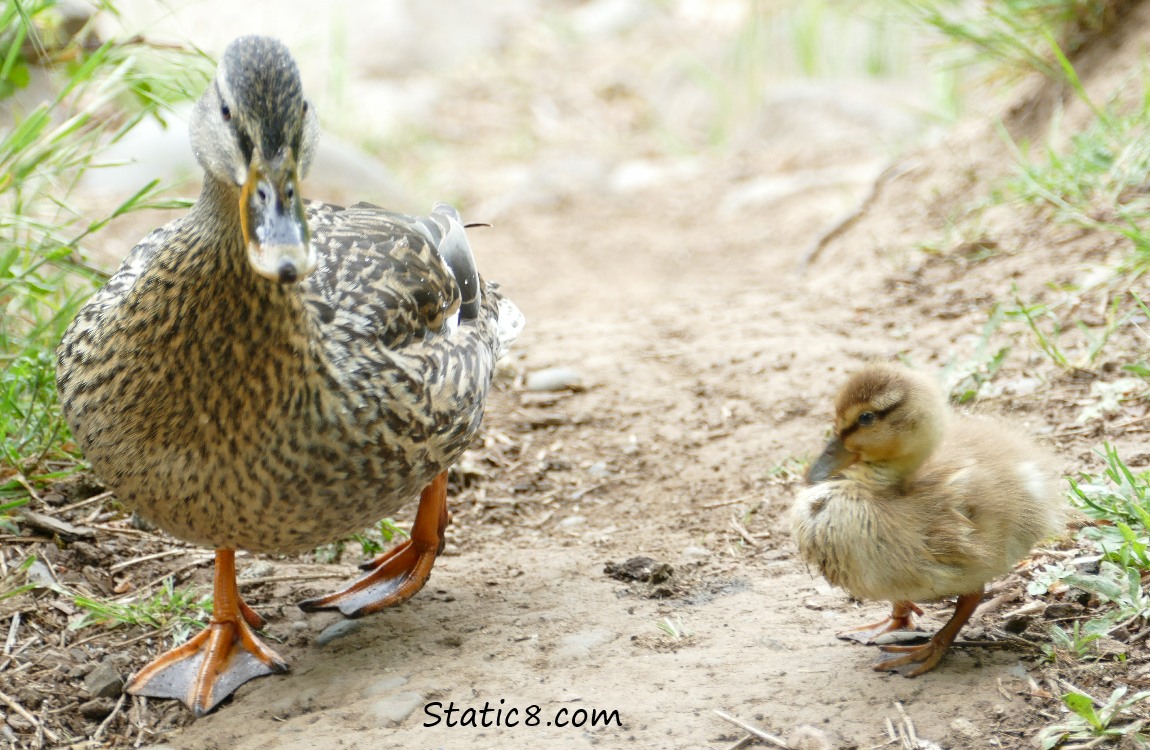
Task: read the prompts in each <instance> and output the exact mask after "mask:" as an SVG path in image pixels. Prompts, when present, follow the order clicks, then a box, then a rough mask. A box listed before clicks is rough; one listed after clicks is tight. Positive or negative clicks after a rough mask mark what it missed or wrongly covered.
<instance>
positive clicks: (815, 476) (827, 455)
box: [807, 436, 859, 484]
mask: <svg viewBox="0 0 1150 750" xmlns="http://www.w3.org/2000/svg"><path fill="white" fill-rule="evenodd" d="M858 460H859V457H858V455H857V454H854V453H851V452H850V451H849V450H847V447H846V445H844V444H843V441H842V440H840V439H839V438H838V437H837V436H836V437H835V438H833V439H831V441H830V442H829V443H827V447H826V448H823V453H822V455H821V456H819V457H818V459H816V460H815V462H814V463H813V464H811V468H810V470H809V471H808V472H807V482H809V483H810V484H817V483H819V482H821V481H823V480H825V479H828V478H829V477H831V476H832V475H834V474H835V473H837V472H840V471H842V470H843V469H845V468H846V467H848V466H850V465H851V464H853V463H854V462H855V461H858Z"/></svg>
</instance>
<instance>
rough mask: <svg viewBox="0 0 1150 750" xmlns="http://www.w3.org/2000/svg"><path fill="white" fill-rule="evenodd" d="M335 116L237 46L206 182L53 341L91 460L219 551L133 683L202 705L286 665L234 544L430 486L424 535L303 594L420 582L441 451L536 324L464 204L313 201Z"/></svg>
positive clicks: (255, 49)
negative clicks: (318, 148) (179, 625)
mask: <svg viewBox="0 0 1150 750" xmlns="http://www.w3.org/2000/svg"><path fill="white" fill-rule="evenodd" d="M318 131H319V127H318V124H317V120H316V114H315V110H314V108H312V107H311V106H310V104H309V102H308V100H307V99H306V98H305V96H304V91H303V86H302V83H301V80H300V74H299V70H298V68H297V66H296V63H295V61H294V60H293V59H292V56H291V53H290V52H289V51H288V49H287V47H286V46H285V45H284V44H283V43H281V42H279V41H278V40H275V39H270V38H267V37H259V36H248V37H242V38H240V39H237V40H236V41H234V42H232V43H231V44H230V45H228V47H227V49H226V50H225V52H224V54H223V57H222V58H221V60H220V65H219V69H218V71H217V72H216V75H215V78H214V80H213V81H212V82H211V83H210V85H209V86H208V88H207V91H206V92H205V93H204V95H203V96H202V97H201V99H200V100H199V102H198V103H197V105H196V107H195V110H194V113H193V118H192V122H191V135H192V146H193V150H194V151H195V154H196V157H197V159H198V160H199V162H200V165H201V166H202V167H203V168H204V173H205V174H204V183H203V189H202V191H201V194H200V197H199V199H198V200H197V201H196V203H195V205H194V206H193V207H192V208H191V210H190V212H189V213H188V214H187V215H186V216H184V217H182V218H179V219H177V220H175V221H174V222H172V223H170V224H168V225H167V226H164V227H161V228H160V229H157V230H155V231H154V232H152V233H151V234H150V235H148V236H147V237H146V238H145V239H144V240H142V241H141V242H140V243H139V244H138V245H137V246H136V247H135V248H134V249H133V250H132V252H131V253H130V254H129V255H128V257H127V258H126V259H125V261H124V263H123V265H122V266H121V268H120V270H119V271H118V272H117V273H116V274H115V275H114V276H113V277H112V279H111V280H110V281H109V282H108V283H107V284H106V285H105V286H104V287H103V288H102V289H101V290H100V291H99V292H97V293H96V294H95V295H93V297H92V298H91V300H89V301H88V303H87V304H86V305H85V306H84V307H83V309H81V310H80V312H79V313H78V314H77V316H76V319H75V320H74V321H73V322H72V324H71V325H70V327H69V328H68V330H67V332H66V333H65V335H64V338H63V341H62V342H61V344H60V347H59V350H58V361H57V371H56V372H57V386H58V392H59V397H60V402H61V405H62V408H63V412H64V415H65V417H66V419H67V421H68V424H69V425H70V426H71V428H72V432H73V434H74V436H75V438H76V441H77V443H78V444H79V445H80V447H81V448H82V449H83V451H84V454H85V456H86V457H87V459H88V461H89V462H90V463H91V466H92V469H93V470H94V471H95V473H96V474H97V475H98V476H100V477H101V478H102V479H103V480H104V482H105V483H106V484H107V485H108V486H109V487H110V488H111V489H112V490H114V491H115V493H116V496H117V498H119V499H120V500H121V501H122V502H123V503H124V504H125V505H126V506H128V507H129V508H131V509H133V510H135V511H136V512H138V513H139V514H140V515H141V516H142V517H143V518H144V519H146V520H148V521H150V522H151V523H153V524H155V525H156V526H159V527H160V528H161V529H164V530H165V531H167V532H168V533H170V534H172V535H174V536H177V537H180V538H182V539H185V540H188V541H190V542H194V543H197V544H202V545H205V546H208V547H211V548H213V549H215V551H216V552H215V583H214V599H215V606H214V609H213V613H212V619H211V622H210V623H209V625H208V627H207V628H206V629H205V630H204V631H203V632H201V633H200V634H199V635H197V636H196V637H194V638H193V639H192V640H191V641H189V642H188V643H186V644H184V645H182V646H179V647H177V648H175V649H173V650H172V651H169V652H168V653H166V654H164V655H162V656H160V657H159V658H157V659H156V660H155V661H153V662H152V663H151V664H150V665H148V666H147V667H145V668H143V669H142V670H140V671H139V672H137V673H136V675H135V676H134V677H133V679H132V680H131V682H130V684H129V686H128V692H130V693H134V694H136V695H147V696H153V697H160V698H178V699H180V700H183V701H184V702H185V703H186V704H187V705H188V706H189V707H190V708H191V709H192V710H193V711H194V712H195V713H196V714H197V715H202V714H204V713H206V712H208V711H210V710H211V709H212V708H213V707H215V706H216V705H217V704H219V702H220V701H222V700H223V699H224V698H226V697H227V696H228V695H229V694H230V693H231V692H232V691H234V690H235V689H236V688H237V687H238V686H239V685H241V684H243V683H244V682H246V681H247V680H250V679H252V678H254V677H259V676H261V675H267V674H274V673H280V672H284V671H286V670H287V663H286V662H285V661H284V660H283V659H282V658H281V657H280V656H279V655H278V654H276V653H275V652H274V651H273V650H271V649H270V648H268V647H267V646H265V645H264V644H263V643H261V642H260V640H259V638H258V637H257V636H256V634H255V632H254V631H256V630H258V629H259V628H261V627H262V626H263V619H262V618H261V617H260V616H259V615H258V614H257V613H256V612H254V611H253V610H252V609H251V608H250V607H249V606H248V605H247V604H246V603H244V601H243V600H242V599H241V598H240V595H239V591H238V589H237V585H236V570H235V551H236V549H237V548H242V549H246V550H250V551H254V552H274V553H290V552H301V551H305V550H308V549H312V548H314V547H315V546H317V545H319V544H322V543H325V542H330V541H332V540H334V539H338V538H340V537H342V536H346V535H348V534H350V533H353V532H355V531H358V530H360V529H363V528H364V527H366V526H368V525H369V524H371V523H374V522H375V521H377V520H379V519H380V518H381V517H383V516H386V515H388V514H390V513H392V512H394V511H396V510H397V509H399V508H400V507H401V506H402V505H404V504H405V503H408V502H410V501H411V500H413V499H414V498H415V497H416V496H419V506H418V510H417V512H416V516H415V522H414V525H413V526H412V531H411V537H410V539H409V540H408V541H406V542H405V543H403V544H401V545H399V546H398V547H396V548H395V549H394V550H392V551H391V552H389V553H386V554H384V555H381V556H379V557H378V558H376V559H375V560H374V561H373V562H371V563H369V564H368V565H367V566H365V567H367V568H368V569H369V570H370V572H369V573H368V574H367V575H365V576H364V577H363V578H361V579H360V580H359V581H357V582H355V583H353V584H351V585H350V586H348V587H346V588H345V589H343V590H342V591H339V592H336V593H335V594H332V595H330V596H325V597H320V598H316V599H310V600H307V601H304V602H303V603H302V604H301V605H300V606H301V607H303V608H305V609H308V610H313V609H338V610H340V611H341V612H342V613H343V614H344V615H346V616H349V617H359V616H362V615H365V614H368V613H371V612H376V611H378V610H380V609H382V608H384V607H389V606H393V605H395V604H399V603H400V602H403V601H406V600H407V599H408V598H410V597H411V596H412V595H414V594H415V593H416V592H417V591H419V590H420V588H421V587H422V586H423V585H424V583H425V582H426V581H427V580H428V576H430V574H431V567H432V565H433V564H434V562H435V559H436V556H437V554H438V553H439V552H440V551H441V550H442V548H443V544H444V533H445V529H446V527H447V525H448V523H449V521H450V518H451V516H450V513H449V512H448V509H447V500H446V495H447V469H448V467H450V466H451V465H452V464H453V463H455V461H456V460H458V459H459V457H460V456H461V455H462V454H463V452H464V450H466V448H467V447H468V444H469V443H470V442H471V441H472V439H473V438H474V437H475V435H476V433H477V431H478V430H479V426H480V421H481V419H482V417H483V411H484V405H485V402H486V399H487V394H488V390H489V388H490V386H491V381H492V376H493V373H494V370H495V363H496V360H497V359H498V358H499V356H500V355H501V353H502V352H503V351H504V350H505V349H506V347H507V346H508V344H510V343H511V341H512V340H514V338H515V335H516V334H517V333H518V332H519V330H520V329H521V328H522V325H523V318H522V316H521V315H520V313H519V311H518V309H517V308H516V307H515V305H514V304H512V303H511V302H510V301H509V300H507V299H506V298H504V297H503V295H502V294H501V293H500V292H499V291H498V288H497V287H496V285H495V284H493V283H488V282H486V281H484V280H483V279H481V278H480V276H479V274H478V272H477V270H476V265H475V260H474V257H473V255H472V252H471V247H470V244H469V242H468V238H467V234H466V231H465V226H464V225H463V224H462V221H461V219H460V216H459V213H458V212H457V211H456V210H455V209H454V208H452V207H451V206H447V205H446V204H437V205H436V206H435V207H434V208H433V210H432V211H431V213H430V215H428V216H423V217H412V216H406V215H403V214H398V213H393V212H390V211H385V210H384V209H381V208H378V207H376V206H372V205H369V204H366V203H361V204H357V205H354V206H351V207H349V208H342V207H339V206H333V205H330V204H326V203H316V202H309V201H305V200H304V199H303V195H302V190H301V187H300V184H301V183H300V181H301V179H302V177H303V176H304V175H305V174H306V172H307V170H308V166H309V165H310V163H311V161H312V157H313V156H314V153H315V145H316V139H317V135H318Z"/></svg>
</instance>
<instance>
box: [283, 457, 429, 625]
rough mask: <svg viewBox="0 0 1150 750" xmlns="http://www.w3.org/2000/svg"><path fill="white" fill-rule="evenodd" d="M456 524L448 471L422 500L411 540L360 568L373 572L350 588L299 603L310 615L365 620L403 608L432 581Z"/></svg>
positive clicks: (420, 499)
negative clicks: (329, 612) (334, 612)
mask: <svg viewBox="0 0 1150 750" xmlns="http://www.w3.org/2000/svg"><path fill="white" fill-rule="evenodd" d="M449 523H451V513H450V512H448V510H447V472H446V471H445V472H443V473H441V474H440V475H439V476H437V477H436V478H435V479H434V480H432V482H431V484H429V485H428V486H427V488H426V489H424V490H423V493H422V494H421V495H420V496H419V510H417V511H416V513H415V523H414V524H412V527H411V538H410V539H408V540H407V541H406V542H404V543H403V544H400V545H398V546H396V547H395V548H393V549H391V550H389V551H387V552H385V553H384V554H382V555H379V556H378V557H376V558H375V559H374V560H372V561H370V562H368V563H366V564H364V565H363V566H361V567H362V568H364V569H365V570H370V571H371V572H370V573H368V574H367V575H365V576H364V577H362V578H360V579H359V580H358V581H356V582H355V583H353V584H351V585H350V586H348V587H346V588H344V589H341V590H340V591H337V592H335V593H334V594H328V595H327V596H322V597H316V598H314V599H305V600H304V601H302V602H300V603H299V607H300V609H302V610H304V611H305V612H315V611H317V610H321V609H338V610H339V611H340V612H342V613H343V615H344V616H345V617H363V616H364V615H369V614H372V613H373V612H378V611H379V610H381V609H384V608H386V607H390V606H393V605H396V604H402V603H403V602H405V601H407V600H408V599H410V598H411V597H412V596H414V595H415V593H416V592H417V591H419V590H420V589H421V588H423V585H424V584H425V583H427V579H428V578H430V577H431V568H432V566H433V565H435V558H436V556H437V555H438V554H439V553H440V552H442V551H443V545H444V542H445V538H444V532H445V531H446V529H447V525H448V524H449Z"/></svg>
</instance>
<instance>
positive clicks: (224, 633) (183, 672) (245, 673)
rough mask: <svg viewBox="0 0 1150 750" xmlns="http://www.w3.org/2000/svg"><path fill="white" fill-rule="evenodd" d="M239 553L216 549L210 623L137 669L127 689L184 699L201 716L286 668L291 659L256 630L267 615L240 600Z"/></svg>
mask: <svg viewBox="0 0 1150 750" xmlns="http://www.w3.org/2000/svg"><path fill="white" fill-rule="evenodd" d="M235 555H236V553H235V550H230V549H229V550H216V571H215V583H214V606H213V614H212V619H211V622H210V623H209V624H208V627H207V628H205V629H204V630H203V631H202V632H200V633H199V634H198V635H196V636H195V637H193V638H192V639H191V640H189V641H188V642H187V643H184V644H183V645H180V646H177V647H175V648H173V649H172V650H170V651H168V652H166V653H164V654H161V655H160V656H159V657H157V658H156V659H155V660H154V661H152V662H151V663H150V664H148V665H147V666H146V667H144V668H143V669H141V670H140V671H139V672H137V673H136V674H135V675H134V676H133V677H132V679H131V681H130V682H129V684H128V687H127V691H128V692H129V693H131V694H132V695H146V696H149V697H151V698H175V699H177V700H182V701H183V702H184V704H185V705H187V707H188V708H190V709H191V710H192V712H193V713H195V715H196V716H203V715H204V714H206V713H208V712H209V711H211V710H212V709H213V708H215V707H216V706H217V705H219V703H220V701H222V700H223V699H224V698H227V697H228V696H229V695H231V694H232V693H233V692H234V691H235V689H236V688H238V687H239V686H240V685H242V684H244V683H245V682H247V681H248V680H251V679H254V678H256V677H262V676H264V675H269V674H282V673H284V672H287V671H288V665H287V662H285V661H284V660H283V659H282V658H280V656H279V654H277V653H276V652H275V651H272V650H271V649H270V648H268V647H267V646H265V645H264V644H263V643H262V642H261V641H260V640H259V638H257V637H256V635H255V632H254V629H258V628H262V627H263V625H264V620H263V618H262V617H260V616H259V615H258V614H256V612H255V610H253V609H252V608H251V607H249V606H248V605H247V604H245V603H244V602H243V600H241V599H240V596H239V589H238V588H237V586H236V568H235Z"/></svg>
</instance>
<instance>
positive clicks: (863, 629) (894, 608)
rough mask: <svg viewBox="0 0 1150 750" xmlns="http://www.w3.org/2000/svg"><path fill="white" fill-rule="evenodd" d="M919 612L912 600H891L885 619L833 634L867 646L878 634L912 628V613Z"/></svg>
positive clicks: (918, 613)
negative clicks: (888, 613) (888, 614)
mask: <svg viewBox="0 0 1150 750" xmlns="http://www.w3.org/2000/svg"><path fill="white" fill-rule="evenodd" d="M921 614H922V610H921V609H919V608H918V605H916V604H915V603H914V602H891V609H890V616H889V617H887V618H886V619H885V620H880V621H879V622H874V623H871V624H870V625H862V626H860V627H857V628H850V629H849V630H844V631H842V632H841V633H835V635H836V637H838V638H842V639H843V640H850V641H858V642H859V643H863V644H866V645H868V646H869V645H870V644H872V643H874V641H875V639H876V638H878V637H879V636H880V635H885V634H887V633H894V632H896V631H899V630H910V629H912V628H913V627H914V615H921Z"/></svg>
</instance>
